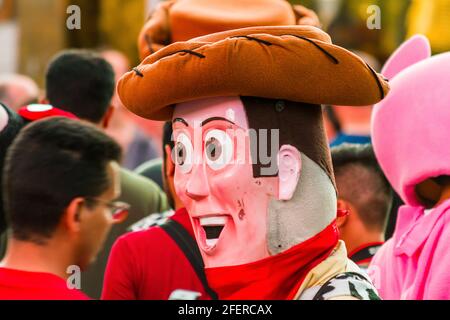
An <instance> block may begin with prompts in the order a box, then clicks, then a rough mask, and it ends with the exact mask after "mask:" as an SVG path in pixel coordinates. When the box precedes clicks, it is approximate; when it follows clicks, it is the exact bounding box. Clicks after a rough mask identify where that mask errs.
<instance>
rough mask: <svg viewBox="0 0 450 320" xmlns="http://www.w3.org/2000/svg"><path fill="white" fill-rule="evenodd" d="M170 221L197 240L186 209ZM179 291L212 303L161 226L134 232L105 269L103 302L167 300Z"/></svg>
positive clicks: (123, 239) (116, 247) (117, 247)
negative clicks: (193, 292)
mask: <svg viewBox="0 0 450 320" xmlns="http://www.w3.org/2000/svg"><path fill="white" fill-rule="evenodd" d="M170 219H172V220H174V221H176V222H178V223H180V224H181V225H182V226H183V227H184V228H185V229H186V230H187V231H188V232H189V234H190V235H191V236H192V237H193V238H194V231H193V229H192V225H191V221H190V219H189V215H188V212H187V211H186V209H180V210H178V211H177V212H176V213H175V214H174V215H173V216H172V217H171V218H170ZM178 289H182V290H188V291H195V292H199V293H201V294H202V296H201V297H200V299H202V300H209V299H210V298H209V296H208V295H207V294H206V292H205V289H204V287H203V285H202V283H201V281H200V280H199V279H198V276H197V274H196V273H195V271H194V269H193V267H192V265H191V263H190V262H189V260H188V259H187V258H186V256H185V255H184V253H183V251H181V249H180V248H179V247H178V245H177V244H176V242H175V241H174V240H172V238H171V237H170V236H169V235H168V234H167V233H166V232H165V231H164V230H163V229H161V228H160V227H159V226H155V227H151V228H149V229H148V230H144V231H139V232H133V233H129V234H126V235H124V236H122V237H121V238H119V239H118V240H117V241H116V243H115V244H114V246H113V248H112V250H111V254H110V257H109V261H108V266H107V267H106V273H105V281H104V286H103V294H102V299H104V300H168V299H169V297H170V295H171V294H172V293H173V292H174V291H175V290H178Z"/></svg>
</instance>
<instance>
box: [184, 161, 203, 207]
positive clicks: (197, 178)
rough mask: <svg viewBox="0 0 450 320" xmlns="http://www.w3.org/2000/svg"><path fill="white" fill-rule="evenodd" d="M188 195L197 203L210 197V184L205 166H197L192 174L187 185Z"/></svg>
mask: <svg viewBox="0 0 450 320" xmlns="http://www.w3.org/2000/svg"><path fill="white" fill-rule="evenodd" d="M186 194H187V196H188V197H189V198H191V199H192V200H195V201H199V200H202V199H204V198H206V197H208V196H209V183H208V179H207V177H206V172H205V166H204V165H203V164H197V165H195V166H194V168H193V169H192V173H191V175H190V177H189V181H188V183H187V185H186Z"/></svg>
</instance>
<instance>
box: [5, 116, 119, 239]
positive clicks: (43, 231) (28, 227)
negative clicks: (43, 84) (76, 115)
mask: <svg viewBox="0 0 450 320" xmlns="http://www.w3.org/2000/svg"><path fill="white" fill-rule="evenodd" d="M120 157H121V149H120V147H119V145H118V144H117V143H116V142H115V141H114V140H113V139H111V138H110V137H108V136H107V135H105V134H104V133H102V132H101V131H100V130H99V129H97V128H95V126H94V125H91V124H88V123H83V122H81V121H75V120H71V119H67V118H49V119H45V120H41V121H37V122H35V123H33V124H31V125H29V126H28V127H26V128H25V129H23V130H22V131H21V132H20V133H19V135H18V136H17V138H16V140H15V141H14V142H13V144H12V145H11V147H10V149H9V150H8V153H7V156H6V161H5V167H4V180H3V192H4V201H5V211H6V216H7V220H8V223H9V226H10V227H11V229H12V233H13V234H12V235H13V237H14V238H16V239H18V240H22V241H33V242H41V241H45V239H48V238H50V237H51V236H52V234H53V232H54V231H55V229H56V227H57V226H58V224H59V221H60V219H61V216H62V214H63V212H64V209H65V208H66V207H67V206H68V205H69V204H70V202H71V201H72V200H73V199H75V198H77V197H85V198H95V197H98V196H99V195H101V194H102V193H104V192H105V191H106V190H107V189H108V188H109V187H110V183H111V181H109V180H110V179H109V178H108V177H109V176H108V171H107V164H108V163H109V162H110V161H117V162H118V161H119V160H120ZM88 205H89V203H88ZM90 205H93V204H90Z"/></svg>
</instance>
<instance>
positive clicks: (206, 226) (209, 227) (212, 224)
mask: <svg viewBox="0 0 450 320" xmlns="http://www.w3.org/2000/svg"><path fill="white" fill-rule="evenodd" d="M227 221H228V218H227V217H226V216H211V217H206V218H199V222H200V227H201V228H202V229H203V231H204V232H202V235H203V236H201V239H202V241H201V242H202V244H204V246H205V248H204V249H205V250H206V251H210V250H213V249H214V248H215V247H216V246H217V243H218V242H219V239H220V235H221V234H222V231H223V229H224V228H225V225H226V224H227Z"/></svg>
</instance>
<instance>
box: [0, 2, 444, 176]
mask: <svg viewBox="0 0 450 320" xmlns="http://www.w3.org/2000/svg"><path fill="white" fill-rule="evenodd" d="M224 1H225V0H224ZM159 2H161V0H38V1H37V0H0V48H1V49H0V87H1V83H2V81H12V80H11V79H6V80H5V77H7V75H11V74H20V75H25V76H27V77H29V78H27V79H24V78H23V77H22V78H20V79H18V78H16V79H14V80H13V81H14V82H16V83H20V84H21V86H20V88H21V90H27V91H28V92H29V96H30V97H33V96H36V95H37V94H35V92H38V90H40V89H39V88H42V87H43V86H44V83H43V82H44V75H45V69H46V66H47V64H48V62H49V60H50V59H51V57H52V56H53V55H55V54H56V53H57V52H59V51H61V50H63V49H65V48H89V49H96V50H99V51H100V52H102V53H103V54H104V57H105V58H106V59H107V60H108V61H109V62H110V63H111V64H112V65H113V67H114V70H115V71H116V75H117V78H119V77H120V76H121V75H122V74H123V73H125V72H126V71H128V70H130V68H131V67H132V66H135V65H137V64H138V63H139V60H138V50H137V36H138V34H139V31H140V28H141V27H142V26H143V23H144V21H145V20H146V18H147V17H148V15H149V14H150V12H151V11H152V9H154V8H155V6H156V5H157V4H158V3H159ZM291 3H293V4H301V5H304V6H306V7H308V8H310V9H313V10H314V11H315V12H316V13H317V14H318V16H319V18H320V20H321V23H322V25H323V29H324V30H325V31H327V32H328V33H330V35H331V37H332V39H333V41H334V43H335V44H338V45H341V46H343V47H345V48H347V49H350V50H352V51H354V52H355V53H357V54H359V55H360V56H361V57H362V58H363V59H365V60H366V61H367V62H368V63H369V64H370V65H372V67H373V68H374V69H375V70H377V71H380V69H381V66H382V65H383V64H384V62H385V61H386V59H387V58H388V57H389V56H390V54H391V53H392V52H393V51H394V50H395V49H396V48H397V47H398V46H399V44H401V43H402V42H403V41H404V40H405V39H406V38H408V37H410V36H411V35H413V34H416V33H421V34H424V35H426V36H427V37H428V38H429V39H430V41H431V44H432V49H433V52H434V53H439V52H444V51H448V50H450V0H395V1H394V0H291ZM74 5H75V6H77V7H76V8H79V12H76V11H73V9H72V10H71V9H70V8H73V6H74ZM374 8H375V9H374ZM374 10H375V11H374ZM376 10H379V12H376ZM378 13H379V14H378ZM73 14H75V15H76V14H78V15H79V17H78V18H79V22H80V25H79V27H80V28H79V29H71V28H68V27H67V23H68V22H69V23H70V22H71V23H73V22H74V20H73V19H76V17H75V18H73V17H74V16H73ZM377 14H378V15H377ZM374 15H377V16H376V17H374ZM71 19H72V20H71ZM377 19H378V20H379V21H377ZM368 21H371V22H372V23H373V22H375V23H376V22H379V25H378V26H377V27H376V28H369V27H368ZM2 77H3V79H4V80H2ZM34 82H35V83H37V86H36V84H34ZM37 87H38V88H37ZM17 90H19V89H17ZM17 95H18V94H17ZM38 95H39V96H40V97H43V96H44V95H43V92H39V94H38ZM114 99H115V100H114V101H113V104H114V105H115V106H116V107H117V108H116V109H117V111H116V112H115V116H114V118H113V120H112V122H111V125H110V128H109V129H108V133H109V134H110V135H111V136H113V137H114V138H115V139H116V140H118V141H119V142H120V144H121V145H122V147H123V148H124V150H125V152H126V153H129V152H128V149H130V148H131V149H132V148H137V149H139V150H140V151H139V154H144V153H145V157H144V158H143V159H140V158H139V157H138V158H139V159H137V158H136V160H133V161H131V162H130V163H125V164H124V165H125V166H126V167H127V168H129V169H135V168H136V167H137V166H138V165H139V163H140V162H142V161H143V160H148V159H153V158H155V157H158V156H161V147H162V146H161V143H160V141H161V127H162V123H159V122H152V121H148V120H144V119H141V118H139V117H137V116H135V115H133V114H131V113H129V112H128V111H127V110H126V109H125V108H123V106H121V103H120V100H119V99H118V98H117V96H116V97H115V98H114ZM35 100H37V101H38V100H39V99H35ZM21 103H23V102H22V101H20V102H18V105H17V106H14V105H11V104H10V107H12V108H16V107H20V106H21V105H20V104H21ZM22 105H23V104H22ZM358 110H359V111H355V109H354V108H350V109H349V108H347V109H346V108H339V109H335V110H333V109H332V108H331V107H330V108H328V109H327V120H328V121H326V125H327V133H328V136H329V138H330V141H333V139H335V138H336V137H337V136H338V134H339V132H348V133H353V134H355V133H359V134H361V133H364V135H366V134H368V131H370V128H369V122H370V121H369V120H370V113H371V108H370V107H368V108H366V109H364V108H359V109H358ZM148 138H150V140H151V141H152V144H153V147H151V148H150V149H152V150H153V151H152V150H150V151H149V150H148V149H149V147H148V146H145V148H142V146H143V145H145V144H146V143H145V141H146V140H149V139H148ZM136 141H138V142H139V143H136ZM142 150H144V151H145V152H142ZM130 152H132V151H130ZM150 154H151V156H149V155H150Z"/></svg>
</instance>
